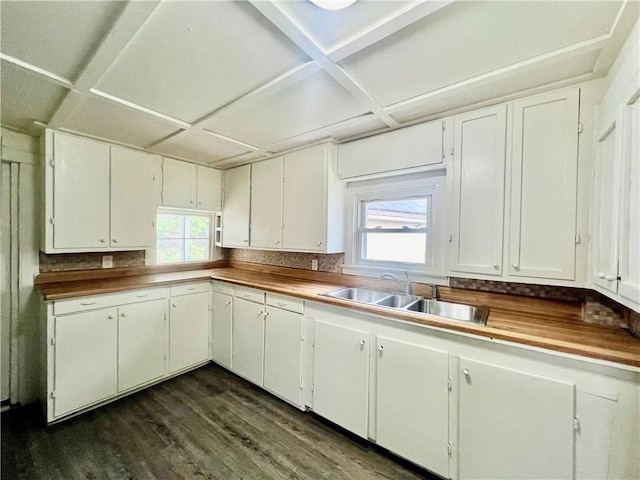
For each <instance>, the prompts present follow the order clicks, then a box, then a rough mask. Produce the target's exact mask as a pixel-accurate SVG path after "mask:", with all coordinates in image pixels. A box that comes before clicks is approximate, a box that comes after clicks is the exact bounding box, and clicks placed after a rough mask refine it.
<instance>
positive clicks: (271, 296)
mask: <svg viewBox="0 0 640 480" xmlns="http://www.w3.org/2000/svg"><path fill="white" fill-rule="evenodd" d="M267 305H269V306H271V307H276V308H282V309H283V310H289V311H290V312H295V313H302V312H303V309H304V302H303V301H302V300H301V299H299V298H293V297H288V296H286V295H279V294H277V293H267Z"/></svg>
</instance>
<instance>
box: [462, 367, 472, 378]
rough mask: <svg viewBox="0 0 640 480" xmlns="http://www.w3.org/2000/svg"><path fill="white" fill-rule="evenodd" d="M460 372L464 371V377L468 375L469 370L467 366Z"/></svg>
mask: <svg viewBox="0 0 640 480" xmlns="http://www.w3.org/2000/svg"><path fill="white" fill-rule="evenodd" d="M462 373H464V376H465V377H468V376H469V374H470V373H471V372H469V369H468V368H465V369H464V370H462Z"/></svg>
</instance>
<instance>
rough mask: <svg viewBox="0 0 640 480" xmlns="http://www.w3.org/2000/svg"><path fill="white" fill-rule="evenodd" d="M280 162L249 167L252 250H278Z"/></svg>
mask: <svg viewBox="0 0 640 480" xmlns="http://www.w3.org/2000/svg"><path fill="white" fill-rule="evenodd" d="M282 162H283V160H282V157H277V158H272V159H270V160H265V161H263V162H258V163H254V164H253V165H251V241H250V245H251V246H252V247H257V248H280V247H281V243H282V186H283V184H282V182H283V177H282V175H283V173H282Z"/></svg>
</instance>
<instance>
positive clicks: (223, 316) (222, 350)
mask: <svg viewBox="0 0 640 480" xmlns="http://www.w3.org/2000/svg"><path fill="white" fill-rule="evenodd" d="M232 316H233V297H232V296H231V295H226V294H224V293H220V292H213V318H212V325H213V327H212V329H211V358H212V359H213V361H214V362H217V363H219V364H220V365H223V366H225V367H227V368H231V322H232Z"/></svg>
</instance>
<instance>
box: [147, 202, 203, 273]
mask: <svg viewBox="0 0 640 480" xmlns="http://www.w3.org/2000/svg"><path fill="white" fill-rule="evenodd" d="M157 232H158V233H157V244H156V247H157V248H156V261H157V263H175V262H202V261H207V260H210V259H211V216H210V215H187V214H174V213H158V218H157Z"/></svg>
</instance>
